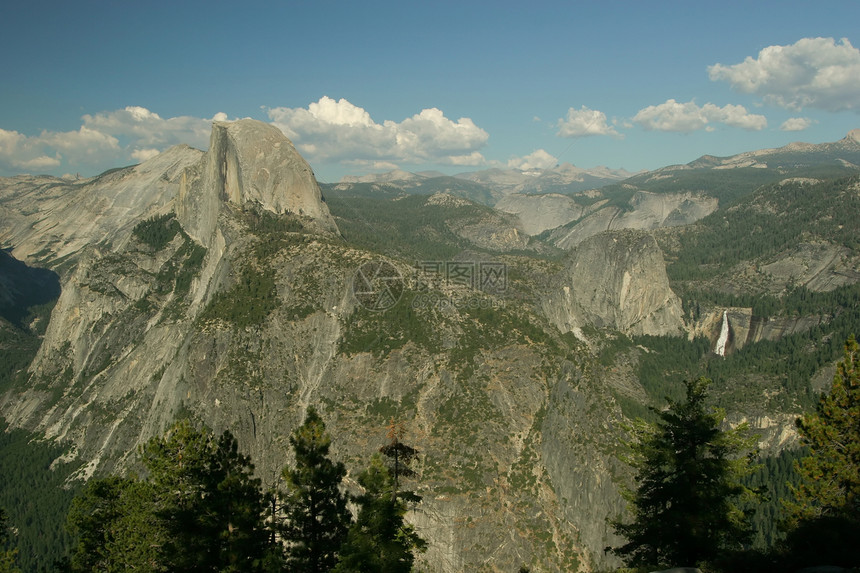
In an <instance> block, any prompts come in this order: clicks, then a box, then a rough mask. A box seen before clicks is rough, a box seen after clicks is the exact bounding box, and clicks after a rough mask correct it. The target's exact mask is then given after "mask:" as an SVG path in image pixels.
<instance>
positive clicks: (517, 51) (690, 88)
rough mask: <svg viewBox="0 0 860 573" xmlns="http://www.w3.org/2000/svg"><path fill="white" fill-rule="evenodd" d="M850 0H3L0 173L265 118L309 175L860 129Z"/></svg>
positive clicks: (639, 163)
mask: <svg viewBox="0 0 860 573" xmlns="http://www.w3.org/2000/svg"><path fill="white" fill-rule="evenodd" d="M858 22H860V2H857V1H856V0H851V1H845V2H827V1H824V2H816V3H810V2H791V1H780V2H755V3H750V2H748V1H747V2H743V3H741V2H722V3H699V2H690V1H689V0H686V1H684V2H660V3H656V2H602V3H599V4H598V3H596V2H539V1H538V2H532V3H525V2H522V1H518V2H507V1H501V2H500V1H497V2H464V1H462V0H461V1H460V2H432V3H431V2H417V1H410V0H400V1H398V2H358V1H349V2H337V1H329V2H320V1H316V2H311V1H302V2H271V3H268V2H253V1H252V2H243V3H237V2H217V1H208V2H197V1H191V2H181V3H172V2H171V3H168V2H116V1H112V2H89V1H78V2H65V1H64V2H40V1H38V0H32V1H28V2H9V3H7V4H6V5H5V6H4V8H3V10H2V16H0V30H2V34H0V59H2V60H0V61H2V67H0V69H2V74H3V81H2V83H0V175H13V174H16V173H25V172H29V173H50V174H56V175H60V174H63V173H74V172H79V173H81V174H82V175H93V174H96V173H99V172H101V171H103V170H104V169H107V168H110V167H114V166H119V165H127V164H131V163H136V162H139V161H141V160H144V159H146V158H148V157H150V156H152V155H153V154H155V153H157V152H158V151H163V150H164V149H166V148H167V147H169V146H170V145H173V144H176V143H189V144H191V145H193V146H195V147H199V148H205V147H206V146H207V144H208V133H209V128H210V124H211V122H212V120H213V119H216V120H223V119H228V120H229V119H237V118H241V117H253V118H256V119H260V120H263V121H268V122H272V123H274V124H275V125H277V126H278V127H280V128H281V129H282V130H283V131H284V132H285V133H286V134H287V135H288V136H289V137H290V138H291V139H292V140H293V142H294V143H295V144H296V146H297V147H298V149H299V150H300V152H302V154H303V155H304V156H305V158H306V159H307V160H308V161H309V162H310V164H311V166H312V167H313V168H314V170H315V172H316V174H317V176H318V178H319V179H320V180H323V181H327V182H332V181H336V180H338V179H339V178H340V177H341V176H343V175H345V174H363V173H368V172H373V171H386V170H390V169H393V168H395V167H396V168H401V169H406V170H412V171H419V170H430V169H436V170H440V171H443V172H446V173H458V172H463V171H474V170H479V169H486V168H489V167H503V168H506V167H518V168H530V167H546V166H551V165H554V164H555V163H558V162H569V163H573V164H575V165H577V166H579V167H583V168H589V167H594V166H597V165H606V166H608V167H611V168H625V169H627V170H631V171H633V170H640V169H654V168H658V167H661V166H664V165H667V164H672V163H685V162H688V161H691V160H693V159H695V158H697V157H699V156H701V155H703V154H706V153H707V154H713V155H731V154H734V153H739V152H742V151H748V150H752V149H760V148H765V147H778V146H781V145H785V144H787V143H789V142H792V141H807V142H811V143H820V142H825V141H835V140H838V139H841V138H842V137H844V136H845V134H846V133H847V132H848V131H849V130H850V129H854V128H858V127H860V49H858V48H857V47H855V44H857V45H858V46H860V37H858V29H860V26H858Z"/></svg>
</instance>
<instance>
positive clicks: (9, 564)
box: [0, 508, 20, 573]
mask: <svg viewBox="0 0 860 573" xmlns="http://www.w3.org/2000/svg"><path fill="white" fill-rule="evenodd" d="M8 543H9V524H8V523H7V520H6V512H5V511H3V509H2V508H0V573H20V569H18V567H17V566H16V565H15V563H16V562H17V560H18V550H17V549H5V547H6V545H8Z"/></svg>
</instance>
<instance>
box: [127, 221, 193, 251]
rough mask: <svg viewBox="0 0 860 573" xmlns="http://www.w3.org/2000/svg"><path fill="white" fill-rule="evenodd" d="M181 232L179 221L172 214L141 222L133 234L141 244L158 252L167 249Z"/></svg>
mask: <svg viewBox="0 0 860 573" xmlns="http://www.w3.org/2000/svg"><path fill="white" fill-rule="evenodd" d="M181 230H182V227H181V225H180V224H179V221H177V220H176V216H175V215H174V213H172V212H171V213H166V214H164V215H156V216H155V217H151V218H149V219H146V220H144V221H141V222H140V223H138V224H137V225H135V227H134V229H133V230H132V234H133V235H134V236H135V237H136V238H137V240H139V241H140V242H141V243H143V244H144V245H148V246H150V247H152V249H153V250H154V251H156V252H157V251H160V250H161V249H163V248H164V247H166V246H167V245H168V244H169V243H170V241H172V240H173V237H175V236H176V233H179V232H181Z"/></svg>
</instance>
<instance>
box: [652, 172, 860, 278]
mask: <svg viewBox="0 0 860 573" xmlns="http://www.w3.org/2000/svg"><path fill="white" fill-rule="evenodd" d="M857 181H858V177H857V176H854V177H848V178H844V179H831V180H827V181H823V182H820V183H816V184H812V185H809V184H803V183H785V184H779V183H778V184H772V185H767V186H764V187H762V188H760V189H758V190H756V191H755V193H753V194H752V195H750V196H748V197H746V198H744V199H743V200H742V201H740V202H738V203H737V204H736V205H735V206H734V207H733V208H731V209H720V210H718V211H716V212H714V213H712V214H711V215H709V216H708V217H705V218H704V219H702V220H701V221H699V222H698V223H697V224H696V225H695V226H691V227H689V228H686V229H683V230H679V231H678V233H679V235H680V239H681V240H680V241H678V244H679V245H680V248H679V249H677V250H676V249H673V247H672V244H671V243H664V244H663V245H662V246H663V249H664V251H668V253H669V257H668V258H669V259H670V260H671V259H672V257H674V260H672V262H671V264H670V265H669V266H668V268H667V269H666V271H667V273H668V275H669V278H670V280H672V281H686V280H702V279H708V278H713V277H715V276H717V275H719V274H720V273H722V272H724V271H725V270H726V269H728V268H730V267H731V266H733V265H735V264H737V263H740V262H742V261H749V260H753V259H760V258H764V257H768V256H772V255H776V254H778V253H781V252H783V251H786V250H788V249H790V248H792V247H794V246H795V245H796V244H797V242H798V230H799V229H803V232H804V234H806V235H807V236H808V237H809V238H810V239H812V238H819V239H826V240H828V241H830V242H832V243H835V244H841V245H845V246H847V247H849V248H851V249H855V250H856V249H858V248H860V238H859V237H860V220H858V218H857V217H856V216H855V214H856V213H858V212H860V196H858V194H857V193H856V192H855V191H852V188H853V186H854V185H856V183H857Z"/></svg>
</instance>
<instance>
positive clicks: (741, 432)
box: [614, 378, 752, 567]
mask: <svg viewBox="0 0 860 573" xmlns="http://www.w3.org/2000/svg"><path fill="white" fill-rule="evenodd" d="M709 384H710V380H708V379H706V378H700V379H698V380H696V381H693V382H686V399H685V400H684V401H682V402H674V401H670V402H669V407H668V409H666V410H664V411H659V412H657V414H658V416H659V419H658V421H657V422H656V423H655V424H643V425H641V426H640V427H639V428H638V430H637V442H636V443H635V444H634V445H633V456H632V459H631V460H630V461H631V463H632V465H633V467H634V469H635V470H636V475H635V480H636V484H637V486H636V489H635V490H634V491H631V492H628V501H629V504H630V509H631V511H632V514H633V522H632V523H628V524H624V523H616V524H615V530H616V532H617V533H619V534H621V535H623V536H624V537H626V538H627V540H628V541H627V543H626V544H625V545H623V546H621V547H619V548H616V549H614V551H615V553H617V554H619V555H621V556H622V557H623V558H624V559H625V561H626V562H627V563H628V564H629V565H631V566H643V565H645V566H660V567H664V566H693V565H695V564H698V563H701V562H704V561H708V560H713V559H715V558H717V557H719V556H720V554H721V552H722V551H724V550H726V549H735V548H740V547H741V545H742V543H743V542H744V541H745V540H746V539H747V538H748V535H749V526H748V524H747V520H746V516H745V515H744V514H743V512H742V511H741V510H740V509H738V507H737V505H735V501H736V500H738V499H739V498H740V497H741V496H742V495H743V494H745V493H748V492H749V490H747V489H746V488H745V487H744V486H743V485H741V483H740V477H742V476H743V475H745V474H746V473H748V468H749V463H748V462H749V458H747V457H743V456H741V454H742V453H743V452H744V450H747V449H751V447H752V440H751V439H750V438H747V437H745V430H746V428H745V427H742V428H738V429H735V430H730V431H724V430H722V429H721V428H720V426H721V424H722V422H723V418H724V414H723V413H722V412H721V411H718V410H713V411H709V409H708V408H706V405H705V402H706V398H707V388H708V385H709Z"/></svg>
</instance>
